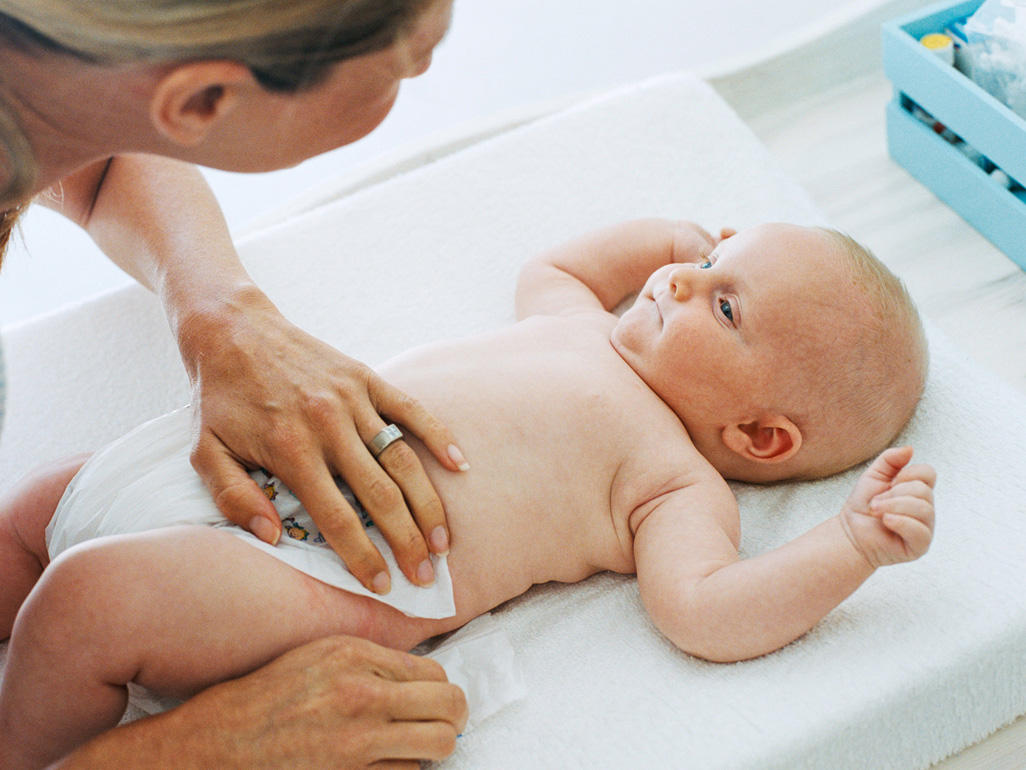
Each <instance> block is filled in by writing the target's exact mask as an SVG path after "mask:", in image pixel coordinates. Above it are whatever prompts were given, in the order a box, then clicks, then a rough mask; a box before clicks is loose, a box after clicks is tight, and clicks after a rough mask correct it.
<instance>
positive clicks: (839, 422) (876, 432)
mask: <svg viewBox="0 0 1026 770" xmlns="http://www.w3.org/2000/svg"><path fill="white" fill-rule="evenodd" d="M822 230H823V232H824V233H825V234H826V235H827V236H828V238H830V239H831V240H832V241H833V242H834V243H835V244H836V245H837V246H838V247H839V250H840V252H841V254H842V255H843V256H844V258H846V260H847V267H848V270H849V279H850V285H848V286H842V287H838V291H839V292H843V291H851V292H854V299H855V301H857V302H860V303H861V304H863V306H864V308H865V309H866V310H868V311H869V312H868V313H865V314H862V315H863V316H865V318H863V319H860V321H859V325H858V326H857V327H856V328H853V329H851V330H850V331H849V334H848V335H847V340H846V344H844V345H843V346H839V345H833V346H832V347H833V350H828V351H827V352H826V360H825V361H824V362H823V363H822V364H820V365H816V366H814V367H812V378H813V379H814V380H815V382H812V381H810V382H809V383H808V387H809V388H810V390H807V391H806V392H818V393H819V396H820V398H819V399H818V402H819V404H818V409H816V410H815V411H816V412H819V414H814V415H813V419H812V425H811V426H810V429H811V431H816V432H818V433H819V434H820V435H819V436H815V435H814V436H811V438H814V439H815V438H819V439H820V441H819V444H820V446H826V447H832V448H831V449H830V450H828V451H826V452H823V453H822V454H821V458H822V459H821V461H820V462H818V463H817V465H816V467H815V468H814V469H813V470H812V471H811V472H810V473H809V474H808V475H810V476H826V475H829V474H831V473H836V472H838V471H841V470H843V469H845V468H849V467H851V466H853V465H855V464H857V463H860V462H862V461H864V460H866V459H869V458H870V457H872V456H874V455H876V454H878V453H879V452H881V451H882V450H883V449H885V448H886V447H887V446H889V445H890V444H891V443H892V442H893V441H894V439H895V438H896V437H897V435H898V434H899V433H900V432H901V430H902V428H904V427H905V425H906V424H907V423H908V421H909V419H911V417H912V414H913V412H914V411H915V408H916V405H917V404H918V402H919V399H920V398H921V396H922V393H923V389H924V387H925V383H926V372H927V368H928V361H929V352H928V347H927V342H926V334H925V332H924V329H923V324H922V320H921V318H920V316H919V311H918V310H917V309H916V305H915V302H914V301H913V300H912V297H911V295H910V294H909V292H908V289H907V288H906V287H905V285H904V283H903V282H902V281H901V279H899V278H898V277H897V276H896V275H894V273H892V272H891V271H890V270H889V269H888V268H887V266H886V265H884V263H883V262H881V261H880V260H879V259H878V258H877V257H876V256H875V255H874V254H873V253H872V252H871V251H869V249H867V248H865V247H864V246H863V245H862V244H860V243H859V242H858V241H856V240H855V239H854V238H852V237H851V236H849V235H847V234H845V233H842V232H839V231H837V230H832V229H829V228H823V229H822ZM824 432H831V433H832V434H833V435H832V436H823V435H822V434H823V433H824ZM823 439H826V440H825V441H824V440H823Z"/></svg>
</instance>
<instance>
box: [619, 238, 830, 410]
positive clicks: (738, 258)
mask: <svg viewBox="0 0 1026 770" xmlns="http://www.w3.org/2000/svg"><path fill="white" fill-rule="evenodd" d="M839 248H840V247H839V246H838V245H837V244H836V243H835V242H834V241H833V239H832V238H830V236H829V235H827V234H826V233H824V232H822V231H820V230H816V229H813V228H805V227H799V226H796V225H789V224H768V225H760V226H758V227H753V228H751V229H748V230H744V231H742V232H740V233H738V234H737V235H735V236H733V237H732V238H728V239H727V240H725V241H722V242H721V243H720V244H719V245H718V246H717V247H716V249H715V250H714V251H713V253H712V254H711V255H710V256H709V258H708V259H707V260H706V261H705V262H701V263H684V264H674V265H667V266H665V267H662V268H660V269H659V270H657V271H656V272H655V273H653V274H652V275H651V276H650V277H649V279H648V282H647V283H646V284H645V287H644V289H642V291H641V293H640V294H639V295H638V299H637V301H636V302H635V303H634V305H633V306H632V307H631V308H630V309H629V310H628V311H627V312H626V313H624V315H623V317H622V318H621V319H620V321H619V323H618V324H617V326H616V328H615V329H614V330H613V334H612V343H613V347H614V348H615V349H616V351H617V352H618V353H619V354H620V355H621V356H622V357H623V359H624V360H625V361H626V362H627V363H628V364H629V365H630V366H631V368H632V369H634V370H635V371H636V372H637V373H638V375H639V376H640V377H641V378H642V379H643V380H645V382H646V383H647V384H648V386H649V387H650V388H652V389H653V390H654V391H655V392H656V393H657V394H658V395H659V396H660V397H661V398H662V399H663V400H664V401H666V402H667V404H669V405H670V407H671V408H673V409H674V411H676V412H677V414H678V415H679V416H680V417H681V419H682V420H683V421H684V424H685V425H686V426H687V427H688V428H689V430H695V429H698V428H701V427H708V428H710V429H718V428H719V427H722V426H723V425H725V424H728V423H730V422H731V421H733V420H737V419H750V418H752V417H755V416H758V415H759V413H760V411H761V410H763V409H767V408H772V407H773V404H768V403H765V401H766V400H767V399H769V398H772V396H770V395H769V394H771V393H776V392H779V388H780V387H781V385H782V383H783V382H785V380H784V378H786V377H787V375H788V370H789V369H790V368H791V367H793V366H797V365H798V364H799V363H800V362H801V359H802V351H803V350H805V351H808V350H809V346H808V344H807V343H808V341H809V340H810V339H811V338H813V337H815V338H817V339H818V340H820V341H821V340H822V339H823V335H832V334H833V333H834V329H835V328H836V327H838V326H839V324H838V323H837V321H838V320H839V318H840V315H839V314H841V313H847V312H849V308H847V307H838V306H837V303H838V302H839V301H840V302H842V303H843V302H844V300H843V299H841V298H842V297H845V296H849V293H846V292H845V291H843V290H842V289H843V287H844V286H846V285H847V284H846V281H847V279H846V277H845V276H846V273H845V270H844V269H843V260H842V259H840V258H838V249H839ZM847 304H850V303H847Z"/></svg>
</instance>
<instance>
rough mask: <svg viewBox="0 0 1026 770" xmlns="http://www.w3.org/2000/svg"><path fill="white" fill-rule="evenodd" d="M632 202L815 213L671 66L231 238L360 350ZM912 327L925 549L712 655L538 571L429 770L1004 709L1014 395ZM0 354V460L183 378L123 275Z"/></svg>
mask: <svg viewBox="0 0 1026 770" xmlns="http://www.w3.org/2000/svg"><path fill="white" fill-rule="evenodd" d="M348 182H351V180H346V181H345V182H340V189H344V187H345V185H346V184H348ZM636 216H671V217H684V218H688V219H693V220H696V221H699V222H701V223H702V224H704V225H706V226H707V227H709V228H718V227H720V226H723V225H730V226H733V227H738V228H740V227H744V226H746V225H749V224H752V223H755V222H759V221H764V220H773V219H786V220H791V221H798V222H805V223H810V222H820V221H821V220H822V218H821V216H820V215H819V214H818V213H817V211H816V210H815V208H814V207H813V206H812V205H811V203H810V201H809V200H808V198H807V196H806V195H805V194H804V192H803V191H802V190H801V189H799V188H798V187H797V186H796V185H795V184H793V183H792V182H791V181H790V180H789V179H787V178H785V177H784V176H782V175H781V174H780V173H779V171H778V170H777V168H776V166H775V164H774V163H773V162H772V160H771V159H770V157H769V156H768V154H767V153H766V152H765V150H764V149H763V148H762V147H761V145H759V143H758V142H757V141H756V140H755V138H754V137H753V136H752V135H751V133H750V132H749V131H748V130H747V128H746V127H745V126H744V125H743V124H742V123H741V122H740V120H739V119H738V118H737V117H736V116H735V115H734V114H733V113H732V112H731V111H730V110H729V108H727V106H726V105H725V104H724V103H723V102H722V101H721V100H720V99H719V98H718V97H717V95H716V94H715V93H714V92H713V91H712V89H710V88H709V87H708V86H707V85H706V84H704V83H703V82H701V81H699V80H697V79H695V78H693V77H690V76H687V75H680V76H669V77H665V78H660V79H656V80H653V81H650V82H647V83H643V84H640V85H638V86H635V87H630V88H626V89H623V90H620V91H617V92H614V93H611V94H608V95H605V96H603V97H600V98H597V99H595V100H592V101H589V102H587V103H584V104H581V105H578V106H575V107H573V108H570V109H567V110H565V111H562V112H559V113H557V114H554V115H552V116H550V117H547V118H543V119H540V120H538V121H535V122H532V123H529V124H527V125H524V126H521V127H518V128H515V129H512V130H510V131H508V132H506V133H502V134H500V135H498V136H496V137H494V138H492V139H490V140H487V141H482V142H480V143H478V144H475V145H473V146H471V147H469V148H467V149H464V150H461V151H459V152H456V153H454V154H452V155H450V156H448V157H445V158H442V159H440V160H438V161H436V162H433V163H430V164H427V165H424V166H423V167H420V168H416V169H414V170H412V171H407V172H404V173H401V174H398V175H396V176H395V177H393V178H389V179H386V180H385V181H382V182H379V183H375V184H373V185H372V186H369V187H367V188H365V189H362V190H357V191H356V192H354V193H351V194H349V195H347V196H345V197H342V198H340V199H339V200H337V201H333V202H329V203H327V204H325V205H322V206H320V207H318V208H316V209H314V210H312V211H309V212H308V213H305V214H301V215H296V216H292V217H290V218H289V219H288V220H286V221H284V222H282V223H281V224H279V225H276V226H274V227H272V228H269V229H267V230H266V231H263V232H260V233H257V234H256V235H255V236H253V237H251V238H249V239H247V240H246V242H245V243H243V244H242V246H241V250H242V253H243V255H244V258H245V259H246V261H247V264H248V265H249V267H250V269H251V270H252V272H253V273H254V275H255V277H256V278H257V280H258V281H259V283H260V284H261V285H262V286H263V287H264V288H265V289H266V290H267V291H268V293H269V294H270V295H271V297H272V298H273V299H274V300H275V301H276V302H278V303H279V306H280V307H281V308H282V310H283V311H284V312H285V313H286V314H287V315H288V316H289V317H291V318H292V319H293V320H294V321H296V322H297V323H299V324H300V325H301V326H304V327H305V328H307V329H309V330H310V331H312V332H314V333H315V334H318V335H320V336H322V337H324V338H325V339H327V340H328V341H330V342H332V343H333V344H335V345H337V346H338V347H340V348H341V349H343V350H345V351H346V352H347V353H349V354H351V355H353V356H356V357H358V358H361V359H363V360H365V361H367V362H369V363H374V362H376V361H381V360H383V359H384V358H386V357H388V356H390V355H392V354H394V353H397V352H399V351H401V350H403V349H405V348H408V347H410V346H413V345H417V344H420V343H423V342H428V341H430V340H433V339H436V338H440V337H449V336H453V335H461V334H467V333H474V332H479V331H483V330H486V329H490V328H494V327H496V326H499V325H502V324H505V323H508V322H510V321H511V320H512V319H513V309H512V308H513V288H514V280H515V276H516V273H517V269H518V267H519V265H520V263H521V262H522V261H523V260H524V259H526V258H527V257H529V256H531V255H533V254H535V253H537V252H538V251H539V250H541V249H543V248H545V247H548V246H551V245H552V244H554V243H556V242H559V241H563V240H565V239H567V238H569V237H571V236H573V235H575V234H578V233H580V232H582V231H585V230H588V229H590V228H593V227H596V226H600V225H604V224H608V223H611V222H615V221H618V220H622V219H626V218H630V217H636ZM855 235H856V236H858V235H860V234H859V233H855ZM870 245H872V244H870ZM882 256H884V257H885V258H886V255H882ZM382 298H387V300H388V301H387V305H388V312H387V313H383V312H382V311H381V308H382ZM931 337H932V340H931V341H932V344H933V363H932V368H931V374H930V381H929V384H928V388H927V393H926V396H925V399H924V402H923V404H922V407H921V409H920V410H919V412H918V414H917V416H916V418H915V420H914V421H913V423H912V425H911V426H910V428H909V429H908V431H907V432H906V435H905V437H904V438H905V440H907V441H910V442H912V443H914V444H915V445H916V447H917V450H918V456H919V457H921V458H922V459H923V460H928V461H930V462H932V463H933V464H934V465H935V466H936V467H937V469H938V471H939V473H940V481H939V483H938V489H937V495H936V499H937V510H938V524H937V533H936V539H935V541H934V545H933V548H932V549H931V551H930V552H929V554H927V556H926V557H925V558H923V559H922V560H920V561H918V562H915V563H913V564H909V565H902V566H897V567H892V568H888V569H885V570H881V571H880V572H878V573H877V574H876V575H874V576H873V578H872V579H871V580H870V581H869V582H868V583H867V584H866V585H865V586H863V587H862V588H861V589H860V590H859V591H858V592H857V593H856V594H855V595H854V596H853V597H852V598H851V599H850V600H848V601H847V602H845V603H844V604H843V605H842V606H841V607H840V608H839V609H838V610H836V611H835V612H833V613H831V614H830V615H829V616H828V617H827V618H826V619H825V620H824V621H823V622H822V623H821V624H820V625H818V626H817V627H816V628H815V629H814V630H813V631H812V632H811V633H810V634H808V635H807V636H806V637H804V638H803V639H801V640H799V641H798V642H796V643H794V644H792V645H790V646H788V647H787V648H785V649H783V650H781V651H779V652H777V653H775V654H772V655H769V656H766V657H764V658H761V659H758V660H754V661H749V662H746V663H739V664H733V665H717V664H711V663H705V662H702V661H699V660H696V659H693V658H690V657H688V656H687V655H684V654H683V653H681V652H679V651H677V650H676V649H675V648H673V647H672V645H670V644H669V643H668V642H666V641H665V640H664V639H663V638H662V637H661V636H660V635H659V634H658V632H657V631H656V630H655V629H654V628H653V627H652V625H651V623H650V622H649V621H648V619H647V617H646V615H645V613H644V610H643V609H642V606H641V604H640V602H639V599H638V592H637V587H636V583H635V581H634V580H633V579H632V578H628V577H622V576H614V575H608V574H605V575H598V576H596V577H594V578H592V579H590V580H588V581H586V582H585V583H583V584H578V585H574V586H563V585H548V586H542V587H537V588H535V589H534V590H532V591H530V592H529V593H528V594H526V595H525V596H523V597H520V598H519V599H516V600H514V601H512V602H510V603H508V604H507V605H504V606H503V607H502V608H500V609H499V610H497V611H496V612H494V613H493V617H494V618H495V620H496V621H497V622H498V623H500V624H501V625H502V626H504V627H505V628H506V630H507V631H508V632H509V634H510V636H511V638H512V641H513V647H514V649H515V650H516V655H517V662H518V665H519V667H520V672H521V674H522V676H523V681H524V684H525V686H526V691H527V692H526V697H525V698H524V699H523V700H522V701H520V702H518V703H516V704H514V705H512V706H510V707H508V708H506V709H504V710H502V711H500V712H499V713H498V714H496V715H494V716H493V717H491V718H490V719H488V720H487V721H485V722H484V723H483V724H481V725H479V726H478V727H477V729H475V731H474V732H472V733H470V734H469V735H467V736H465V737H463V738H461V740H460V741H459V746H458V749H457V752H456V754H455V755H454V756H453V757H452V758H451V759H449V760H447V761H446V762H444V763H442V766H443V767H445V768H481V767H553V768H556V767H558V768H565V767H590V768H593V767H608V768H624V767H631V768H634V767H695V768H713V767H758V768H794V767H830V768H864V767H874V768H884V767H895V768H914V767H925V766H927V765H928V764H929V763H931V762H933V761H936V760H938V759H940V758H942V757H943V756H945V755H947V754H949V753H951V752H953V751H955V750H958V749H959V748H961V747H963V746H965V745H967V744H968V743H971V742H974V741H976V740H979V739H980V738H982V737H984V736H985V735H986V734H988V733H989V732H991V731H992V730H994V729H995V728H997V727H998V726H1000V725H1001V724H1003V723H1005V722H1008V721H1010V720H1011V719H1013V718H1014V717H1015V716H1016V715H1018V714H1021V713H1024V712H1026V670H1024V669H1026V664H1024V663H1026V661H1024V658H1026V656H1024V655H1023V653H1022V650H1023V649H1024V646H1026V602H1023V600H1022V598H1021V594H1022V587H1023V586H1024V585H1026V482H1024V474H1023V468H1022V459H1023V458H1024V457H1026V438H1024V437H1026V400H1024V399H1023V397H1022V396H1021V395H1020V394H1018V393H1017V392H1015V391H1013V390H1012V389H1011V388H1009V387H1006V386H1004V385H1002V384H1001V383H999V382H998V381H996V380H995V379H993V378H991V377H988V376H986V375H984V374H982V373H980V372H979V371H976V370H974V369H973V368H971V366H970V365H968V364H967V363H966V362H965V360H964V358H963V357H962V356H961V355H960V354H959V353H958V352H957V351H955V350H953V349H951V348H950V347H948V346H947V345H946V344H944V341H943V340H941V339H939V338H938V337H937V335H935V334H932V335H931ZM4 346H5V354H6V357H7V361H8V366H9V383H8V385H9V391H8V396H9V402H8V418H9V422H8V424H7V425H6V426H5V431H4V434H3V442H2V446H0V469H2V471H3V475H4V477H5V478H8V479H11V478H14V477H17V476H18V475H20V474H21V473H23V472H24V471H26V470H27V469H28V468H30V467H31V466H32V465H33V464H35V463H37V462H39V461H41V460H45V459H47V458H52V457H55V456H59V455H61V454H63V453H67V452H70V451H77V450H83V449H90V448H94V447H96V446H99V445H100V444H102V443H104V442H106V441H109V440H111V439H113V438H115V437H116V436H118V435H120V434H121V433H123V432H125V431H126V430H127V429H129V428H131V427H132V426H134V425H136V424H138V423H139V422H141V421H143V420H145V419H148V418H151V417H154V416H156V415H158V414H160V413H162V412H164V411H168V410H170V409H172V408H175V407H178V406H180V405H181V404H183V403H185V401H186V399H187V397H188V392H187V388H186V381H185V377H184V375H183V374H182V373H181V367H180V364H179V362H178V359H177V354H176V351H175V349H174V346H173V344H172V341H171V340H170V337H169V335H168V333H167V330H166V326H165V322H164V321H163V318H162V316H161V314H160V311H159V308H158V307H157V304H156V302H155V301H154V300H153V299H152V298H151V297H149V296H148V295H147V294H146V293H145V292H144V291H142V290H141V289H138V288H136V287H132V288H129V289H125V290H121V291H118V292H115V293H113V294H111V295H109V296H106V297H102V298H100V299H97V300H95V301H92V302H89V303H86V304H85V305H83V306H81V307H78V308H72V309H68V310H65V311H63V312H61V313H59V314H57V315H54V316H51V317H48V318H43V319H40V320H37V321H35V322H32V323H28V324H25V325H22V326H19V327H14V328H8V329H6V330H4ZM855 474H856V472H855V471H852V472H849V473H847V474H844V475H842V476H839V477H836V478H833V479H829V480H826V481H821V482H816V483H802V484H798V483H794V484H785V485H781V486H777V487H772V488H755V487H749V486H744V485H736V487H735V488H736V491H737V493H738V495H739V498H740V502H741V508H742V518H743V537H742V548H743V551H744V552H745V553H746V554H754V553H758V552H760V551H762V550H764V549H766V548H770V547H773V546H775V545H777V544H779V543H781V542H783V541H785V540H787V539H789V538H791V537H793V536H794V535H796V534H797V533H799V532H801V531H804V530H805V529H807V528H808V527H810V526H811V525H812V524H813V523H815V522H817V521H819V520H821V519H822V518H824V517H826V516H829V515H831V514H833V513H834V512H835V511H836V509H837V507H838V505H839V504H840V503H841V501H842V500H843V499H844V497H845V496H846V494H847V491H848V489H849V487H850V485H851V483H852V482H853V479H854V477H855Z"/></svg>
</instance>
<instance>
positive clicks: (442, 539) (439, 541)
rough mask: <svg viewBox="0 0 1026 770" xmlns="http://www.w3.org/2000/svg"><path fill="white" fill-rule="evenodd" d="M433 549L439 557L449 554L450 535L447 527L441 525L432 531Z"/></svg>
mask: <svg viewBox="0 0 1026 770" xmlns="http://www.w3.org/2000/svg"><path fill="white" fill-rule="evenodd" d="M431 547H432V548H434V549H435V553H437V554H439V555H442V554H445V553H449V533H448V532H446V531H445V527H443V526H441V525H439V526H437V527H435V528H434V529H433V530H431Z"/></svg>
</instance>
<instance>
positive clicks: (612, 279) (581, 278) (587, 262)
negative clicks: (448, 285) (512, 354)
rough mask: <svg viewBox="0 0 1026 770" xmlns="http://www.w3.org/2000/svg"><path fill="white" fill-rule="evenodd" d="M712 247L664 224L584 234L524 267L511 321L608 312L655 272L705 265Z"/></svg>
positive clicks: (701, 234) (689, 230)
mask: <svg viewBox="0 0 1026 770" xmlns="http://www.w3.org/2000/svg"><path fill="white" fill-rule="evenodd" d="M726 234H727V231H724V235H723V237H726ZM718 241H719V239H716V238H713V237H712V236H711V235H709V233H707V232H705V230H703V229H702V228H701V227H699V226H698V225H696V224H693V223H691V222H681V221H674V220H669V219H636V220H632V221H629V222H623V223H622V224H618V225H613V226H612V227H607V228H605V229H602V230H598V231H596V232H594V233H589V234H588V235H585V236H583V237H581V238H578V239H576V240H573V241H570V242H569V243H566V244H563V245H562V246H558V247H556V248H555V249H552V250H550V251H547V252H545V253H544V254H542V255H541V256H539V257H537V258H535V259H533V260H531V261H530V262H528V263H527V264H525V265H524V267H523V268H522V269H521V271H520V279H519V281H518V283H517V299H516V302H517V318H518V319H519V318H526V317H527V316H530V315H539V314H544V315H554V314H562V313H565V312H567V311H568V310H569V311H577V310H603V309H604V310H607V311H608V310H612V309H613V308H615V307H616V306H617V305H619V304H620V302H622V301H623V300H624V299H626V298H627V296H628V295H630V294H631V293H632V292H635V291H638V290H639V289H641V287H642V286H644V284H645V281H646V280H647V279H648V276H649V275H651V274H652V273H653V272H654V271H655V270H656V269H658V268H660V267H662V266H663V265H668V264H670V263H672V262H695V261H698V260H702V259H705V258H706V257H707V256H708V255H709V253H710V252H711V251H712V250H713V249H714V248H715V247H716V244H717V243H718Z"/></svg>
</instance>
